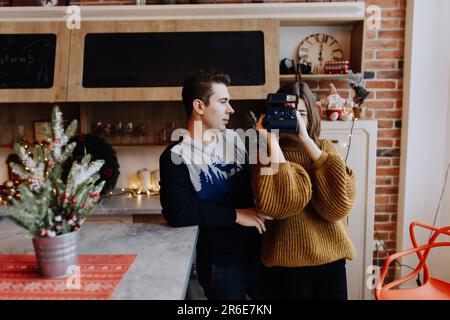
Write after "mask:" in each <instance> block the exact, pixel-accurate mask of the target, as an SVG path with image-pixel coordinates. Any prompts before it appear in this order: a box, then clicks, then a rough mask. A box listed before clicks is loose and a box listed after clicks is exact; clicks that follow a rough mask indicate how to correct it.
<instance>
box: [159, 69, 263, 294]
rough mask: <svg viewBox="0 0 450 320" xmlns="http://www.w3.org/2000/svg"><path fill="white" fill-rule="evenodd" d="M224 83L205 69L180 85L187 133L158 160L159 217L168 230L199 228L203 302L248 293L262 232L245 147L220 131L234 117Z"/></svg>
mask: <svg viewBox="0 0 450 320" xmlns="http://www.w3.org/2000/svg"><path fill="white" fill-rule="evenodd" d="M229 84H230V78H229V76H228V75H226V74H223V73H220V72H217V71H212V70H210V71H205V70H202V71H200V72H197V73H195V74H193V75H191V76H190V77H188V78H187V79H186V80H185V82H184V85H183V91H182V97H183V104H184V106H185V108H186V114H187V119H188V123H187V131H186V134H185V135H184V136H183V139H182V141H180V142H177V143H175V144H172V145H171V146H169V147H168V148H167V149H166V150H165V151H164V152H163V154H162V155H161V157H160V186H161V190H160V195H161V205H162V207H163V215H164V217H165V218H166V220H167V221H168V223H169V224H170V225H171V226H173V227H184V226H193V225H198V226H199V232H200V233H199V238H198V242H197V260H196V267H197V272H198V276H199V282H200V284H201V285H202V287H203V289H204V291H205V294H206V296H207V298H208V299H244V298H245V297H246V294H249V290H250V287H251V286H252V283H253V280H254V279H252V277H254V275H255V274H256V271H255V268H257V265H258V263H259V253H260V251H259V240H260V239H259V234H260V233H262V232H264V231H265V226H264V217H263V216H261V215H259V214H258V212H257V211H256V210H255V208H254V207H255V204H254V201H253V196H252V192H251V186H250V170H249V166H248V164H247V163H246V152H245V147H244V144H243V143H242V140H240V138H239V136H238V135H237V134H236V133H234V132H233V131H231V130H227V129H226V125H227V124H228V121H229V119H230V116H231V115H232V114H233V113H234V110H233V108H232V107H231V105H230V95H229V93H228V88H227V86H228V85H229ZM230 146H231V147H232V148H230Z"/></svg>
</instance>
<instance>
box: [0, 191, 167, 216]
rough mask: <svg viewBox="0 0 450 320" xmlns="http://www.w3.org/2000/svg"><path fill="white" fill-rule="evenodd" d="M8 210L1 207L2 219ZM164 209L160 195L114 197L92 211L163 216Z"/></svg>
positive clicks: (110, 213) (106, 213)
mask: <svg viewBox="0 0 450 320" xmlns="http://www.w3.org/2000/svg"><path fill="white" fill-rule="evenodd" d="M7 210H8V208H7V207H6V206H4V205H0V217H1V216H7V215H8V212H7ZM161 212H162V207H161V203H160V202H159V195H155V196H147V195H139V196H137V197H127V196H126V195H121V196H113V197H108V198H105V199H102V200H101V201H100V203H99V204H98V205H97V207H96V208H95V209H94V210H93V211H92V215H96V216H97V215H133V214H161Z"/></svg>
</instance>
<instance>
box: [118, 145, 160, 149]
mask: <svg viewBox="0 0 450 320" xmlns="http://www.w3.org/2000/svg"><path fill="white" fill-rule="evenodd" d="M111 146H112V147H113V148H114V149H131V148H151V149H164V148H167V146H168V145H165V144H112V145H111Z"/></svg>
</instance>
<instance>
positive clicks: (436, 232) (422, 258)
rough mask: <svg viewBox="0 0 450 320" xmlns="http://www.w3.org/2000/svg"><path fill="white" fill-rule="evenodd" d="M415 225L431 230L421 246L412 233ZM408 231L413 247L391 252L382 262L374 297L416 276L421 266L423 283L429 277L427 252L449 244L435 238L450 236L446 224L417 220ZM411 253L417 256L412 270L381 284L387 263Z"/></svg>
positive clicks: (449, 230)
mask: <svg viewBox="0 0 450 320" xmlns="http://www.w3.org/2000/svg"><path fill="white" fill-rule="evenodd" d="M415 227H423V228H425V229H429V230H432V231H433V233H432V235H431V237H430V239H429V241H428V244H426V245H422V246H419V245H418V243H417V239H416V235H415V233H414V228H415ZM409 233H410V236H411V242H412V244H413V246H414V248H412V249H409V250H406V251H401V252H398V253H395V254H392V255H390V256H389V257H388V258H387V259H386V261H385V262H384V264H383V267H382V269H381V274H380V279H379V281H378V283H377V286H376V289H375V297H376V299H380V295H381V293H382V292H383V291H387V290H390V289H392V288H394V287H396V286H398V285H400V284H402V283H404V282H406V281H409V280H411V279H412V278H414V277H415V276H417V274H418V273H419V272H420V271H421V270H422V268H423V269H424V284H425V283H426V282H427V281H428V280H429V277H430V272H429V268H428V265H427V264H426V259H427V257H428V254H429V252H430V250H431V248H435V247H443V246H450V242H436V239H437V238H438V237H439V236H440V235H441V234H444V235H447V236H450V226H446V227H443V228H437V227H433V226H429V225H426V224H424V223H421V222H418V221H414V222H412V223H411V225H410V227H409ZM422 252H423V253H422ZM412 253H416V255H417V257H418V258H419V264H418V265H417V267H416V268H415V269H414V271H412V272H411V273H410V274H408V275H406V276H405V277H403V278H401V279H398V280H396V281H392V282H391V283H388V284H386V285H383V284H384V279H385V277H386V274H387V271H388V268H389V265H390V264H391V263H392V262H393V261H395V260H397V259H398V258H400V257H403V256H407V255H410V254H412Z"/></svg>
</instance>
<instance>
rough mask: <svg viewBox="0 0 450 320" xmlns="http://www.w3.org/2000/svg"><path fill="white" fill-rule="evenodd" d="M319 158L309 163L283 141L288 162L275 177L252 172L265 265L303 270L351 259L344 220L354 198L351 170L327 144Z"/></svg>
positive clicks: (303, 154) (302, 153)
mask: <svg viewBox="0 0 450 320" xmlns="http://www.w3.org/2000/svg"><path fill="white" fill-rule="evenodd" d="M317 145H318V147H319V148H320V149H321V150H322V155H321V156H320V158H319V159H318V160H317V161H315V162H312V161H311V160H310V158H309V156H308V154H307V153H306V151H304V150H302V149H301V147H300V145H298V144H297V143H295V142H293V141H290V140H288V141H282V143H281V148H282V150H283V154H284V156H285V158H286V160H287V162H285V163H281V164H280V165H279V167H278V171H277V173H276V174H274V175H260V171H259V169H260V168H259V167H257V166H255V167H254V168H253V170H254V171H253V174H252V188H253V193H254V197H255V200H256V205H257V209H258V210H259V211H260V212H261V213H262V214H264V215H266V216H269V217H272V218H274V220H266V227H267V231H266V232H265V233H264V234H263V237H262V261H263V263H264V265H265V266H267V267H272V266H283V267H302V266H316V265H322V264H326V263H331V262H334V261H337V260H340V259H344V258H346V259H350V260H352V259H353V258H354V257H355V248H354V246H353V244H352V241H351V240H350V237H349V233H348V226H347V219H346V217H347V215H348V214H349V213H350V211H351V209H352V206H353V204H354V202H355V197H356V182H355V175H354V173H353V171H352V170H351V169H350V168H348V167H346V165H345V163H344V161H343V159H342V158H341V156H340V155H339V154H338V153H337V152H336V149H335V147H334V145H333V143H331V142H330V141H328V140H319V141H318V142H317Z"/></svg>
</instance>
